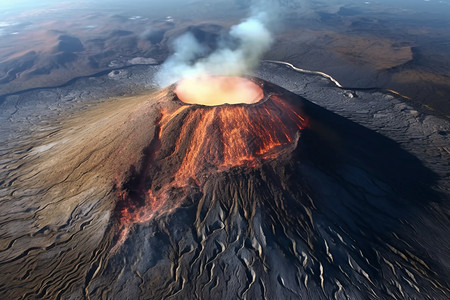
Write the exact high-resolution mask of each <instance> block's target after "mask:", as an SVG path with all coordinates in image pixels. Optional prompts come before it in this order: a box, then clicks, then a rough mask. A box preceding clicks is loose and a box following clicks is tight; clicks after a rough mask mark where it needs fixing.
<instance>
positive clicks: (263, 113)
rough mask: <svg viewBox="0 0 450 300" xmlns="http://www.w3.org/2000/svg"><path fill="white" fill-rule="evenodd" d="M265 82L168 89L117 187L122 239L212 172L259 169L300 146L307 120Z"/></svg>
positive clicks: (202, 82)
mask: <svg viewBox="0 0 450 300" xmlns="http://www.w3.org/2000/svg"><path fill="white" fill-rule="evenodd" d="M263 86H264V83H263V82H262V81H260V80H257V79H249V78H242V77H220V76H208V77H199V78H193V79H184V80H183V81H181V82H180V83H178V84H177V85H175V86H172V87H170V88H169V89H168V95H169V97H166V98H165V102H167V103H165V104H164V107H163V108H162V109H161V113H160V116H159V118H158V121H157V123H156V127H155V131H156V134H155V137H154V139H153V140H152V141H151V143H150V144H149V146H148V147H147V148H146V149H145V156H144V158H143V160H142V164H141V165H140V167H139V168H138V169H136V170H135V169H133V170H131V173H132V175H131V177H130V180H129V181H128V182H126V183H125V184H124V185H123V186H122V187H121V188H120V198H121V200H120V202H119V204H118V215H119V219H120V224H121V225H120V226H121V230H122V233H121V238H120V241H119V244H120V242H121V241H122V240H123V238H124V236H125V235H126V233H127V232H128V230H129V226H131V225H132V224H133V223H139V222H146V221H149V220H150V219H151V218H152V217H154V216H156V215H158V214H161V213H166V212H168V211H173V210H174V209H176V208H177V207H178V206H180V205H181V204H182V202H183V198H185V197H187V196H189V195H191V194H192V193H193V192H195V191H198V190H199V189H201V188H202V187H203V185H204V184H205V181H207V179H208V177H209V176H212V175H214V174H217V173H220V172H223V171H226V170H229V169H231V168H235V167H246V168H253V167H257V166H260V165H261V164H262V163H263V162H264V161H267V160H270V159H275V158H277V157H279V156H280V155H288V154H289V153H290V152H292V151H293V150H294V149H295V147H296V145H297V141H298V139H299V137H300V132H301V130H302V129H303V128H304V127H305V126H306V120H305V118H304V117H302V116H301V114H300V113H299V111H300V109H299V107H298V106H295V105H292V104H289V103H287V102H285V101H284V100H282V99H280V98H279V96H277V95H276V94H272V93H270V92H267V91H266V92H265V91H264V90H263ZM163 101H164V100H163Z"/></svg>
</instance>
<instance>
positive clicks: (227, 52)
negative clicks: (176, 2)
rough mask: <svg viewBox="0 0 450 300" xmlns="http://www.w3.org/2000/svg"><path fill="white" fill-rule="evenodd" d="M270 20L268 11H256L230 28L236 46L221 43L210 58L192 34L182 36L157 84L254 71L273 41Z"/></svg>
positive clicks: (158, 75) (162, 85) (177, 40)
mask: <svg viewBox="0 0 450 300" xmlns="http://www.w3.org/2000/svg"><path fill="white" fill-rule="evenodd" d="M272 15H273V14H272ZM270 21H271V18H269V15H268V14H267V13H266V12H265V11H261V10H259V11H258V12H254V13H253V14H252V15H251V16H250V17H249V18H248V19H246V20H244V21H243V22H242V23H240V24H238V25H235V26H233V27H231V29H230V31H229V33H228V35H229V37H230V39H231V40H233V41H236V42H237V46H236V44H235V43H230V42H222V43H221V45H220V47H219V48H218V49H216V50H215V51H213V52H212V53H210V54H209V55H207V56H205V55H206V52H207V49H206V48H205V47H204V46H203V45H201V44H200V43H199V42H198V41H197V40H196V38H195V37H194V36H193V35H192V34H191V33H186V34H184V35H182V36H181V37H179V38H178V39H176V40H175V42H174V50H175V53H174V54H173V55H172V56H171V57H169V58H168V59H167V60H166V61H165V62H164V64H163V65H162V68H161V70H160V71H159V73H158V74H157V75H156V82H157V84H158V85H159V86H161V87H164V86H167V85H169V84H172V83H175V82H176V81H178V80H180V79H183V78H187V77H194V76H201V75H205V74H209V75H224V76H230V75H242V74H244V73H247V72H249V71H251V70H252V69H253V68H254V67H256V66H257V64H258V62H259V60H260V58H261V57H262V55H263V54H264V53H265V52H266V51H267V50H268V49H269V47H270V46H271V44H272V42H273V38H272V35H271V33H270V31H269V30H268V28H267V27H268V25H269V22H270Z"/></svg>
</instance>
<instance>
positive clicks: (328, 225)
mask: <svg viewBox="0 0 450 300" xmlns="http://www.w3.org/2000/svg"><path fill="white" fill-rule="evenodd" d="M253 80H254V81H255V82H256V83H257V84H258V85H259V86H260V87H262V89H263V91H264V96H263V98H262V100H260V101H259V102H258V103H255V104H236V105H222V106H211V107H207V106H202V105H187V104H184V103H182V102H181V101H180V100H179V99H178V98H177V95H176V94H175V93H174V87H170V88H168V89H166V90H163V91H160V92H158V93H155V94H153V95H150V96H142V97H134V98H132V99H127V100H124V101H120V102H118V103H115V104H114V103H113V104H112V105H111V106H110V107H106V108H105V107H100V108H99V109H97V110H94V111H92V112H89V113H87V116H89V117H88V118H87V117H86V115H85V116H84V117H83V118H82V119H80V120H81V121H82V122H83V123H82V124H80V120H79V119H77V118H74V119H73V120H71V123H70V124H69V126H67V127H66V128H62V129H60V130H59V131H58V132H56V133H54V134H53V135H51V136H50V138H47V139H46V142H47V143H49V144H46V145H51V146H47V148H48V147H50V150H48V151H45V152H44V151H43V150H44V149H43V148H36V147H34V148H32V149H27V150H24V151H28V153H29V154H28V156H27V160H26V162H25V163H22V165H20V166H18V167H17V169H16V171H15V172H12V173H10V174H9V175H8V180H7V181H6V182H5V183H3V184H2V186H3V188H4V189H5V190H10V191H12V190H14V191H15V192H14V193H12V192H11V195H10V196H9V198H8V199H6V200H7V201H6V200H5V201H4V202H3V204H2V205H3V207H4V208H5V207H8V206H7V202H8V201H9V202H10V204H9V205H10V207H15V206H14V203H18V201H19V202H20V203H22V204H21V206H20V207H18V208H17V210H19V211H20V210H21V211H20V214H21V215H20V218H16V220H14V221H8V220H5V219H2V224H10V225H9V227H8V228H9V229H8V230H4V231H3V232H4V236H3V240H2V243H3V241H5V242H4V243H3V244H2V245H5V246H4V247H3V248H2V252H1V253H0V254H1V255H2V259H1V264H0V271H1V272H2V273H3V274H6V275H5V276H4V277H3V279H2V280H1V285H0V287H1V290H0V291H1V293H2V294H4V295H8V296H9V297H15V298H21V297H22V298H30V297H40V298H55V297H57V298H72V299H78V298H84V297H89V298H90V299H99V298H114V299H126V298H130V299H138V298H142V299H163V298H174V299H197V298H200V299H227V298H231V299H237V298H249V299H263V298H267V299H297V298H299V297H301V298H316V299H328V298H329V299H346V298H349V299H362V298H366V299H367V298H369V299H375V298H383V299H390V298H394V299H396V298H398V299H403V298H417V299H422V298H423V299H427V298H429V299H441V298H442V299H443V298H446V297H448V296H449V283H448V282H449V280H448V274H449V273H448V272H449V267H448V261H449V260H448V258H449V257H448V256H449V254H448V251H447V250H448V242H447V241H446V240H445V239H443V238H444V237H445V231H446V230H447V228H448V218H447V215H446V213H445V212H443V213H441V212H440V211H439V210H437V209H434V210H431V209H429V207H433V205H435V204H436V203H439V202H440V201H444V202H445V203H447V202H446V201H447V199H445V198H443V196H441V195H439V194H438V193H437V192H435V191H433V190H432V188H431V187H432V186H433V183H434V180H435V179H436V176H435V175H434V174H433V173H432V172H431V171H429V170H428V169H426V168H424V167H423V166H422V165H421V163H420V162H419V161H418V160H417V159H416V158H415V157H413V156H412V155H410V154H408V153H407V152H405V151H403V150H402V149H401V148H400V147H398V145H397V144H395V143H394V142H393V141H391V140H389V139H387V138H385V137H383V136H381V135H379V134H376V133H374V132H372V131H370V130H368V129H366V128H364V127H362V126H359V125H357V124H355V123H353V122H350V121H348V120H346V119H344V118H342V117H339V116H337V115H335V114H333V113H331V112H328V111H326V110H324V109H322V108H320V107H318V106H316V105H314V104H312V103H310V102H308V101H307V100H305V99H303V98H301V97H299V96H297V95H295V94H292V93H290V92H288V91H286V90H284V89H282V88H280V87H278V86H275V85H273V84H270V83H268V82H264V81H262V80H259V79H253ZM48 139H50V140H51V141H48ZM51 143H53V144H51ZM41 147H45V146H41ZM39 149H40V150H42V151H38V150H39ZM18 191H22V193H19V192H18ZM23 191H27V192H23ZM83 191H85V192H83ZM80 202H82V203H84V205H83V207H85V210H84V211H80V212H74V211H71V210H70V208H68V207H79V206H78V204H79V203H80ZM444 207H445V205H444ZM55 211H56V212H58V214H57V215H55ZM12 224H14V226H13V225H12ZM18 228H20V229H18ZM430 232H432V234H430ZM438 241H439V242H438ZM31 242H33V243H31ZM27 243H28V246H27ZM48 266H50V267H48Z"/></svg>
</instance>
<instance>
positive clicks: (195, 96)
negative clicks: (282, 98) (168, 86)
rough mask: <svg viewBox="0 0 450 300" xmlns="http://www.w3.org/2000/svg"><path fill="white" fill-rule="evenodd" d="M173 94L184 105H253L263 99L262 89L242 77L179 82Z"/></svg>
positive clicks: (199, 78)
mask: <svg viewBox="0 0 450 300" xmlns="http://www.w3.org/2000/svg"><path fill="white" fill-rule="evenodd" d="M174 92H175V93H176V94H177V96H178V99H180V100H181V101H182V102H184V103H186V104H198V105H206V106H219V105H225V104H254V103H257V102H259V101H261V99H263V97H264V91H263V90H262V88H261V87H260V86H259V85H258V84H256V83H255V82H253V81H251V80H250V79H247V78H244V77H228V76H200V77H193V78H186V79H183V80H181V81H180V82H179V83H178V84H177V86H176V88H175V90H174Z"/></svg>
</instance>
